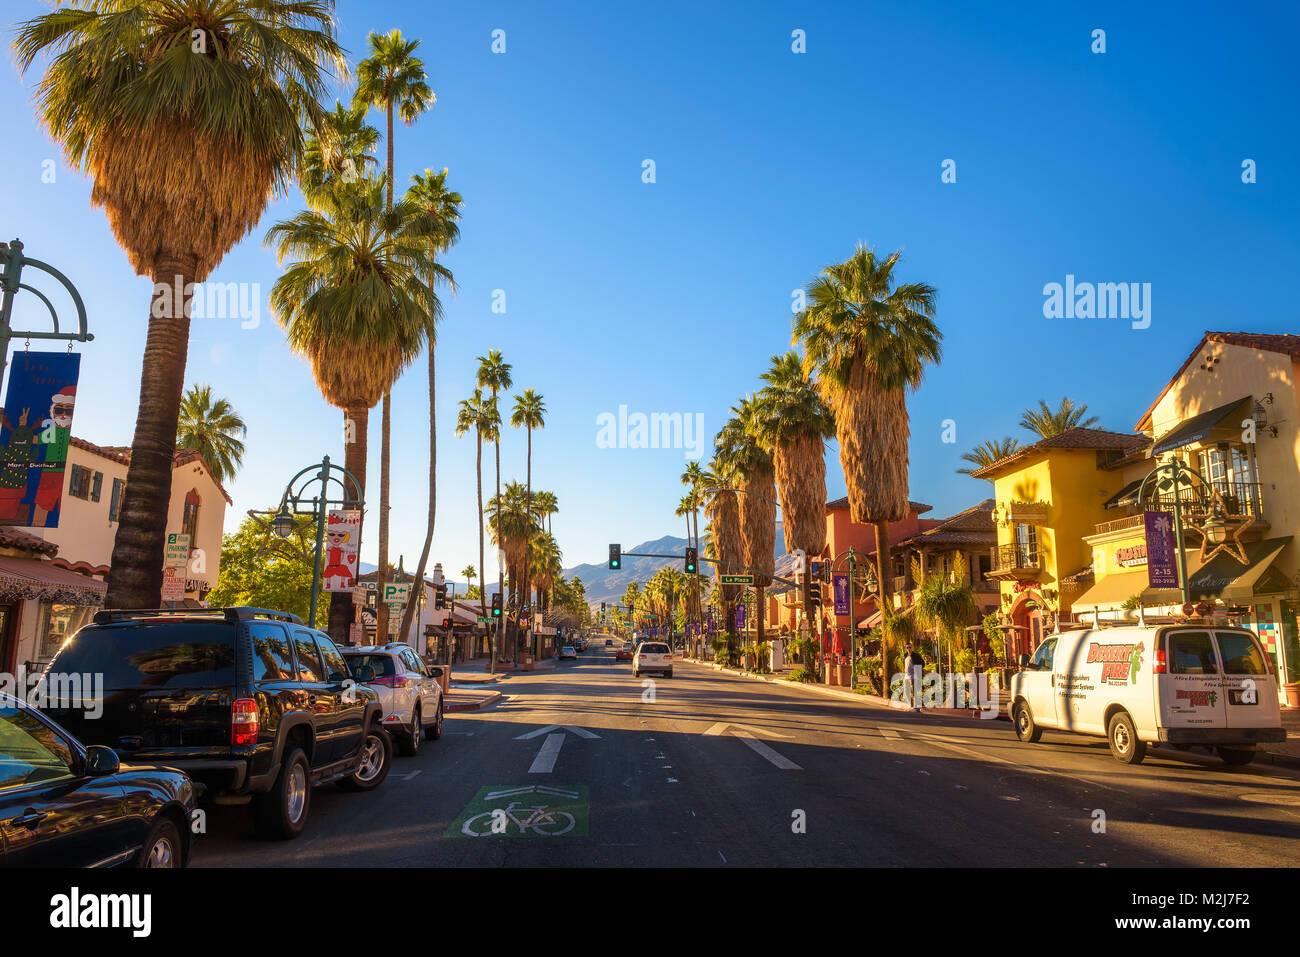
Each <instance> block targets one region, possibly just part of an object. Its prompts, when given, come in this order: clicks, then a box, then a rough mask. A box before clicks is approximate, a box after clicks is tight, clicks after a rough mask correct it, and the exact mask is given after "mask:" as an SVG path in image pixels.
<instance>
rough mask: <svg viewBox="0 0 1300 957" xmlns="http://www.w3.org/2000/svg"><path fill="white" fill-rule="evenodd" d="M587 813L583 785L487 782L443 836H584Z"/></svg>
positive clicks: (586, 793)
mask: <svg viewBox="0 0 1300 957" xmlns="http://www.w3.org/2000/svg"><path fill="white" fill-rule="evenodd" d="M590 816H591V796H590V791H589V789H588V788H587V786H586V785H557V784H518V785H510V784H500V785H488V786H486V787H482V788H480V789H479V792H478V794H476V795H475V796H474V797H473V798H472V799H471V800H470V802H469V803H468V804H466V805H465V807H464V809H463V810H462V811H461V812H460V814H459V815H458V816H457V818H456V820H455V821H453V822H452V824H451V826H450V827H449V828H447V830H446V832H445V833H444V834H443V837H469V838H483V837H487V838H493V837H496V838H501V837H515V838H518V837H531V838H537V837H541V838H546V837H586V836H587V825H588V821H589V819H590Z"/></svg>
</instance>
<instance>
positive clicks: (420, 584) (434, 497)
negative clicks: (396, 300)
mask: <svg viewBox="0 0 1300 957" xmlns="http://www.w3.org/2000/svg"><path fill="white" fill-rule="evenodd" d="M433 386H434V369H433V336H432V335H430V336H429V526H428V528H426V529H425V530H424V548H423V549H421V550H420V563H419V564H418V565H416V566H415V588H419V589H423V588H424V568H425V565H427V564H428V561H429V549H430V548H431V547H432V546H433V520H434V517H435V516H436V515H437V514H438V482H437V472H438V421H437V419H436V418H435V416H434V401H433V400H434V394H433ZM414 597H415V594H414V588H413V589H412V600H411V601H408V602H407V603H406V613H405V614H403V615H402V631H401V633H402V635H404V636H405V635H408V634H410V632H411V619H412V618H413V617H414V616H415V605H416V602H415V601H414ZM419 643H420V641H419V636H416V646H417V647H418V646H419Z"/></svg>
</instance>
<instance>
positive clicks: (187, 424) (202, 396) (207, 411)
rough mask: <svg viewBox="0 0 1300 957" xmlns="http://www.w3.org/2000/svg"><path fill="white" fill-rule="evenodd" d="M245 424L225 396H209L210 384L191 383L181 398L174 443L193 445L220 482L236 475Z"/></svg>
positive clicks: (184, 446)
mask: <svg viewBox="0 0 1300 957" xmlns="http://www.w3.org/2000/svg"><path fill="white" fill-rule="evenodd" d="M247 434H248V426H246V425H245V424H244V420H243V419H241V418H240V417H239V413H237V412H236V411H235V409H234V406H232V405H231V404H230V402H229V401H228V400H226V399H216V400H214V399H213V398H212V386H210V385H192V386H190V390H189V391H188V392H186V393H185V398H184V399H182V400H181V411H180V420H179V421H178V422H177V425H176V447H177V448H181V449H194V450H195V451H196V452H198V453H199V454H200V455H202V456H203V461H204V462H206V463H207V466H208V471H209V472H211V473H212V477H213V478H214V479H216V481H217V483H218V484H220V483H222V482H224V481H226V480H227V479H232V478H234V477H235V472H236V470H237V469H238V468H239V466H240V465H241V464H242V462H243V459H244V443H243V442H241V441H239V436H242V435H247Z"/></svg>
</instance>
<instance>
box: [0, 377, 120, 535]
mask: <svg viewBox="0 0 1300 957" xmlns="http://www.w3.org/2000/svg"><path fill="white" fill-rule="evenodd" d="M80 370H81V356H80V355H78V354H77V353H75V352H17V353H15V354H14V357H13V363H12V366H11V368H10V372H9V388H8V391H7V392H6V393H5V405H4V414H3V417H0V525H23V526H27V527H34V528H58V527H59V506H60V505H61V504H62V500H63V472H64V469H65V467H66V466H67V461H68V443H69V441H70V440H71V438H72V408H73V405H74V404H75V402H76V398H77V377H78V375H79V373H80ZM77 481H78V483H80V484H79V485H78V486H77V487H75V488H74V489H73V490H72V491H73V494H76V495H78V496H79V497H81V496H84V497H85V498H87V499H90V500H92V501H99V499H100V496H101V495H102V494H103V489H102V488H101V487H100V486H99V485H98V484H96V480H95V478H94V475H93V474H92V473H90V472H87V471H86V470H84V469H83V470H81V471H80V472H78V473H77ZM98 482H99V483H102V482H103V478H102V476H101V477H100V478H99V479H98Z"/></svg>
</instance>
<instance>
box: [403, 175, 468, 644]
mask: <svg viewBox="0 0 1300 957" xmlns="http://www.w3.org/2000/svg"><path fill="white" fill-rule="evenodd" d="M406 200H407V202H409V203H411V205H413V206H414V207H415V208H416V209H419V210H421V212H422V214H423V216H424V220H425V222H424V224H423V227H424V230H425V231H427V233H428V236H427V241H428V243H429V251H430V254H431V256H432V257H435V258H436V257H437V256H439V255H441V254H442V253H443V252H445V251H446V250H448V249H450V248H451V246H452V245H453V244H454V243H455V242H456V240H457V239H459V238H460V208H461V205H462V200H461V196H460V193H455V192H452V191H451V190H449V189H447V170H446V168H445V167H444V168H443V170H442V172H440V173H435V172H433V171H432V170H428V169H426V170H425V171H424V173H422V174H421V173H417V174H415V175H414V176H412V177H411V186H410V188H409V189H407V191H406ZM437 278H444V279H445V280H446V282H447V284H448V286H450V287H451V291H452V293H453V294H455V292H456V283H455V280H454V279H453V278H452V276H451V274H450V273H446V275H445V276H439V277H433V276H431V277H429V283H430V285H432V284H433V282H434V281H435V280H436V279H437ZM436 344H437V337H436V336H435V335H434V327H433V324H432V323H430V324H429V328H428V330H427V334H426V336H425V351H426V353H427V355H428V359H429V520H428V522H427V523H426V525H425V529H424V545H423V547H422V548H421V549H420V561H419V564H418V565H417V566H416V571H415V580H416V581H422V580H423V576H424V569H425V566H426V565H427V564H428V562H429V550H430V549H431V548H432V547H433V528H434V523H435V520H436V519H437V516H438V479H437V476H438V419H437V415H436V408H435V401H434V397H435V395H434V384H435V381H436V376H435V374H434V347H435V346H436ZM414 616H415V603H414V602H407V603H406V611H405V612H404V613H403V614H402V625H401V629H400V630H399V632H398V634H401V635H408V634H410V631H411V622H412V620H413V619H414Z"/></svg>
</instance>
